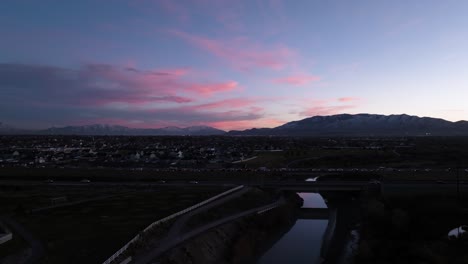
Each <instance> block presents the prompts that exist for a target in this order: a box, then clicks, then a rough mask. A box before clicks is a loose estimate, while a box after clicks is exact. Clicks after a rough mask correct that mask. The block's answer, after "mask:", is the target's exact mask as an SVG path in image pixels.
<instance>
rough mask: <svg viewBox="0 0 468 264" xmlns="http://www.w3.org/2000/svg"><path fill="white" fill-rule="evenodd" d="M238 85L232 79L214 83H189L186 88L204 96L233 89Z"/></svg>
mask: <svg viewBox="0 0 468 264" xmlns="http://www.w3.org/2000/svg"><path fill="white" fill-rule="evenodd" d="M237 87H238V83H237V82H234V81H229V82H224V83H214V84H191V85H188V86H187V90H189V91H190V92H195V93H198V94H201V95H205V96H211V95H212V94H214V93H219V92H229V91H233V90H235V89H236V88H237Z"/></svg>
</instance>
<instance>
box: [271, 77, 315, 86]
mask: <svg viewBox="0 0 468 264" xmlns="http://www.w3.org/2000/svg"><path fill="white" fill-rule="evenodd" d="M316 81H320V77H318V76H313V75H291V76H287V77H283V78H279V79H275V80H273V82H275V83H281V84H290V85H304V84H308V83H310V82H316Z"/></svg>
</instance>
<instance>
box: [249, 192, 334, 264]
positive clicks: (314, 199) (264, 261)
mask: <svg viewBox="0 0 468 264" xmlns="http://www.w3.org/2000/svg"><path fill="white" fill-rule="evenodd" d="M299 196H301V197H302V199H304V205H303V208H327V205H326V204H325V201H324V200H323V198H322V196H320V194H317V193H299ZM327 224H328V220H305V219H298V220H297V221H296V223H295V224H294V226H293V227H292V228H291V229H290V230H289V232H287V233H286V234H285V235H284V236H283V237H282V238H281V239H280V240H279V241H278V242H276V244H274V245H273V247H272V248H271V249H270V250H268V251H267V252H266V253H265V254H264V255H263V256H262V257H261V258H260V260H259V261H258V263H259V264H280V263H297V264H303V263H304V264H306V263H307V264H310V263H319V262H320V249H321V245H322V238H323V235H324V233H325V230H326V228H327Z"/></svg>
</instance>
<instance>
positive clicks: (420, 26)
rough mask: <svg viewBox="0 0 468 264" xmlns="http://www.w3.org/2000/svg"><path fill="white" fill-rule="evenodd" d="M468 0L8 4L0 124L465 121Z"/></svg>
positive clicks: (20, 0)
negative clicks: (347, 118) (329, 118)
mask: <svg viewBox="0 0 468 264" xmlns="http://www.w3.org/2000/svg"><path fill="white" fill-rule="evenodd" d="M466 10H468V2H466V1H461V0H449V1H435V0H429V1H422V0H415V1H400V0H397V1H371V0H367V1H305V0H304V1H285V0H252V1H228V0H180V1H177V0H174V1H171V0H116V1H112V4H111V2H107V1H93V0H83V1H58V0H43V1H40V2H39V1H29V0H4V1H2V2H1V3H0V33H1V35H2V36H3V37H2V41H1V42H0V50H2V51H3V52H1V53H0V122H2V123H5V124H9V125H12V126H15V127H20V128H35V129H42V128H47V127H51V126H64V125H88V124H111V125H122V126H128V127H135V128H159V127H167V126H179V127H188V126H199V125H206V126H212V127H216V128H219V129H223V130H232V129H246V128H252V127H275V126H279V125H282V124H284V123H287V122H290V121H294V120H299V119H303V118H306V117H309V116H315V115H333V114H340V113H350V114H357V113H371V114H386V115H388V114H404V113H405V114H409V115H417V116H428V117H435V118H443V119H446V120H450V121H458V120H466V119H468V117H467V114H468V104H466V99H467V98H468V75H467V74H466V72H468V50H467V49H466V47H467V46H468V17H467V16H466V14H465V13H466Z"/></svg>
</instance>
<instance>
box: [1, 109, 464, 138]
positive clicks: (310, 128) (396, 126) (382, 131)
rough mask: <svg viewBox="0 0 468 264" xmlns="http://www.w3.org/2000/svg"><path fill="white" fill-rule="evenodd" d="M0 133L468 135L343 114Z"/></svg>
mask: <svg viewBox="0 0 468 264" xmlns="http://www.w3.org/2000/svg"><path fill="white" fill-rule="evenodd" d="M0 134H41V135H136V136H162V135H194V136H195V135H228V136H429V135H430V136H468V122H467V121H458V122H451V121H447V120H443V119H438V118H431V117H418V116H410V115H405V114H403V115H373V114H357V115H350V114H340V115H331V116H314V117H309V118H305V119H302V120H299V121H293V122H289V123H286V124H284V125H281V126H278V127H274V128H252V129H247V130H231V131H229V132H225V131H223V130H220V129H216V128H213V127H209V126H192V127H186V128H179V127H165V128H155V129H150V128H129V127H125V126H117V125H100V124H97V125H85V126H66V127H52V128H48V129H44V130H20V129H15V128H13V127H11V126H8V125H5V124H2V123H0Z"/></svg>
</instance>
